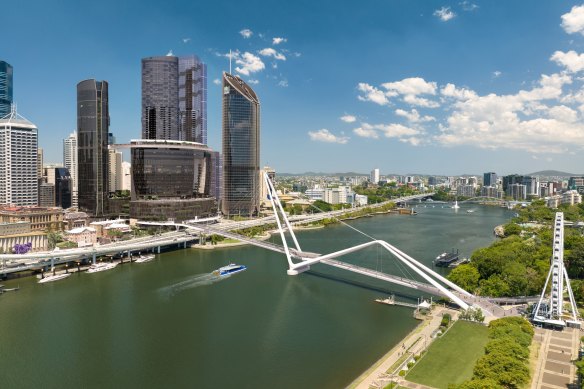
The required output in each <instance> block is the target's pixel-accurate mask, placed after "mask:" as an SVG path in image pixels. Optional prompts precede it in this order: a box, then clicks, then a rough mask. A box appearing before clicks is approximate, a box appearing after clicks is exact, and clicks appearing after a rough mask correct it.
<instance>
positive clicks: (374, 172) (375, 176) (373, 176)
mask: <svg viewBox="0 0 584 389" xmlns="http://www.w3.org/2000/svg"><path fill="white" fill-rule="evenodd" d="M370 180H371V183H373V184H378V183H379V169H377V168H376V169H373V170H371V178H370Z"/></svg>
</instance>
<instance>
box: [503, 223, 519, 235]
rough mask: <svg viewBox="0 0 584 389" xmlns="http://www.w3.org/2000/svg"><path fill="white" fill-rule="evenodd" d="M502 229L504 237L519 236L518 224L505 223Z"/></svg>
mask: <svg viewBox="0 0 584 389" xmlns="http://www.w3.org/2000/svg"><path fill="white" fill-rule="evenodd" d="M503 228H504V230H505V236H511V235H519V234H521V227H519V225H518V224H515V223H507V224H505V226H504V227H503Z"/></svg>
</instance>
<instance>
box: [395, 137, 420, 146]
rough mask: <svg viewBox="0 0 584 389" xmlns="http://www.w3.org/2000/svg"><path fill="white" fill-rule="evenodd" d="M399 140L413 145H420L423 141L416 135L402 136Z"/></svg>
mask: <svg viewBox="0 0 584 389" xmlns="http://www.w3.org/2000/svg"><path fill="white" fill-rule="evenodd" d="M399 141H400V142H404V143H409V144H411V145H412V146H419V145H420V143H422V140H421V139H420V138H417V137H415V136H412V137H410V138H401V139H400V140H399Z"/></svg>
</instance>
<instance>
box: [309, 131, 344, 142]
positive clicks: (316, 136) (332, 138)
mask: <svg viewBox="0 0 584 389" xmlns="http://www.w3.org/2000/svg"><path fill="white" fill-rule="evenodd" d="M308 136H310V139H311V140H313V141H317V142H326V143H340V144H345V143H347V142H348V141H349V138H348V137H346V136H337V135H335V134H333V133H331V132H330V131H329V130H327V129H326V128H323V129H322V130H318V131H308Z"/></svg>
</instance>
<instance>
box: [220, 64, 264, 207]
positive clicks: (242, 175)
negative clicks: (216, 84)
mask: <svg viewBox="0 0 584 389" xmlns="http://www.w3.org/2000/svg"><path fill="white" fill-rule="evenodd" d="M222 138H223V196H222V199H221V201H222V205H221V211H222V212H223V213H224V214H225V215H254V214H257V213H258V211H259V207H260V183H259V177H260V174H259V171H260V102H259V100H258V97H257V95H256V94H255V92H254V91H253V89H251V88H250V87H249V85H247V84H246V83H245V82H244V81H243V80H242V79H241V78H239V77H237V76H233V75H231V74H229V73H223V136H222Z"/></svg>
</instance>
